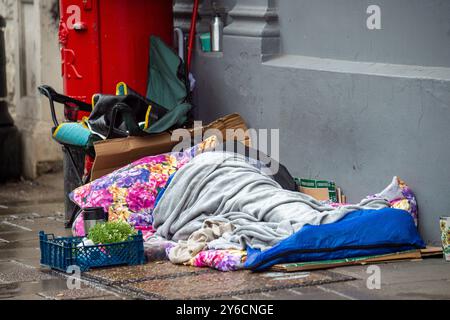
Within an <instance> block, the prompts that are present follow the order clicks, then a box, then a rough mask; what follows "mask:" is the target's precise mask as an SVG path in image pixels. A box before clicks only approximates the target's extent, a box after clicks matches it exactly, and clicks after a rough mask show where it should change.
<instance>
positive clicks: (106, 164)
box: [91, 113, 250, 180]
mask: <svg viewBox="0 0 450 320" xmlns="http://www.w3.org/2000/svg"><path fill="white" fill-rule="evenodd" d="M208 129H217V130H219V131H221V132H222V135H223V138H224V139H225V138H226V134H225V131H226V130H227V129H235V130H239V129H241V130H243V131H244V132H246V131H247V130H248V128H247V125H246V124H245V122H244V120H243V119H242V117H241V116H240V115H239V114H236V113H234V114H230V115H228V116H225V117H222V118H220V119H218V120H216V121H214V122H212V123H210V124H208V125H207V126H204V127H203V128H202V131H203V132H205V131H206V130H208ZM189 131H190V132H191V135H193V134H194V130H193V129H189ZM236 140H238V141H240V142H242V143H244V144H246V145H248V146H250V138H249V137H248V136H243V137H238V138H237V139H236ZM178 143H179V141H172V140H171V133H170V132H164V133H160V134H154V135H151V136H145V137H127V138H118V139H109V140H104V141H99V142H97V143H95V144H94V148H95V154H96V156H95V161H94V165H93V167H92V173H91V180H95V179H98V178H100V177H102V176H104V175H107V174H109V173H111V172H113V171H114V170H116V169H119V168H121V167H123V166H125V165H127V164H129V163H131V162H133V161H136V160H139V159H140V158H143V157H146V156H153V155H157V154H162V153H167V152H171V151H172V149H173V147H175V146H176V145H177V144H178Z"/></svg>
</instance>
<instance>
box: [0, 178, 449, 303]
mask: <svg viewBox="0 0 450 320" xmlns="http://www.w3.org/2000/svg"><path fill="white" fill-rule="evenodd" d="M40 230H44V231H46V232H47V233H54V234H55V235H60V236H62V235H69V234H70V232H69V230H66V229H64V227H63V191H62V174H61V173H54V174H49V175H45V176H42V177H41V178H39V179H38V180H37V181H36V182H32V183H31V182H27V181H22V182H19V183H9V184H7V185H0V299H57V300H62V299H190V298H196V299H199V298H203V299H234V300H241V299H344V300H348V299H450V263H446V262H445V261H443V259H442V258H434V259H426V260H421V261H408V262H396V263H389V264H380V265H379V267H380V272H381V273H380V275H381V289H379V290H377V289H374V290H369V289H368V288H367V285H366V283H367V279H368V277H369V276H370V274H368V273H367V266H353V267H344V268H337V269H332V270H327V271H315V272H300V273H292V274H286V273H277V272H265V273H256V274H255V273H251V272H248V271H240V272H230V273H223V272H218V271H215V270H210V269H198V268H191V267H185V266H174V265H172V264H170V263H167V262H152V263H148V264H146V265H143V266H136V267H117V268H108V269H97V270H94V271H91V272H87V273H85V274H83V283H82V286H81V289H79V290H69V289H68V288H67V278H66V276H65V275H63V274H61V273H58V272H54V271H51V270H48V269H46V268H41V267H40V264H39V259H40V250H39V243H38V232H39V231H40Z"/></svg>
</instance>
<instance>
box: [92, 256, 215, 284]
mask: <svg viewBox="0 0 450 320" xmlns="http://www.w3.org/2000/svg"><path fill="white" fill-rule="evenodd" d="M203 273H220V272H219V271H215V270H212V269H200V268H195V267H190V266H178V265H174V264H172V263H170V262H168V261H163V262H150V263H147V264H144V265H137V266H122V267H113V268H102V269H94V270H92V271H89V272H86V273H84V277H85V278H88V279H94V280H97V281H100V282H102V283H105V284H110V285H116V284H122V283H132V282H142V281H145V280H152V279H163V278H174V277H180V276H184V275H190V274H203Z"/></svg>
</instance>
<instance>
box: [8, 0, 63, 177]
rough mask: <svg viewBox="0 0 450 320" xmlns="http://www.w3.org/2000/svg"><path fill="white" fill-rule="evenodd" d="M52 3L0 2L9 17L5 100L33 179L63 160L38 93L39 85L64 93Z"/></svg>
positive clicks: (28, 0) (40, 0)
mask: <svg viewBox="0 0 450 320" xmlns="http://www.w3.org/2000/svg"><path fill="white" fill-rule="evenodd" d="M56 4H57V0H20V1H17V0H0V14H1V15H3V16H5V17H6V19H7V26H6V39H5V41H6V51H7V52H6V55H7V85H8V100H9V101H8V102H9V107H10V112H11V114H12V115H13V118H14V120H15V125H16V126H17V127H18V128H19V130H20V132H21V136H22V146H21V147H22V149H23V152H22V154H23V158H24V159H23V160H24V161H23V164H24V168H23V175H24V176H25V177H27V178H35V177H36V176H37V174H38V171H39V170H38V169H39V168H40V167H42V166H43V165H44V164H51V163H54V162H59V161H60V160H61V159H62V155H61V150H60V147H59V146H58V145H57V144H56V143H55V142H54V141H53V140H52V139H51V131H50V130H51V127H52V122H51V116H50V109H49V107H48V100H45V99H44V98H42V97H40V96H39V93H38V91H37V86H39V85H40V84H49V85H51V86H53V87H54V88H55V89H56V90H57V91H61V90H62V78H61V74H60V69H61V68H60V56H59V47H58V19H57V11H56V8H57V7H56ZM60 111H61V110H60ZM59 114H60V115H61V112H60V113H59Z"/></svg>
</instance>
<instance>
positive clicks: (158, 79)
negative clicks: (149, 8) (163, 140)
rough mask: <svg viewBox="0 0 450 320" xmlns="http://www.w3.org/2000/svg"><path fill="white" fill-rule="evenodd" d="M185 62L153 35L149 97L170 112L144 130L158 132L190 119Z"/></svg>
mask: <svg viewBox="0 0 450 320" xmlns="http://www.w3.org/2000/svg"><path fill="white" fill-rule="evenodd" d="M180 77H181V78H182V79H183V78H185V70H184V68H183V62H182V60H181V59H180V57H178V55H177V54H175V52H174V51H173V50H172V49H171V48H169V47H168V46H167V45H166V44H165V43H164V42H163V41H162V40H161V39H160V38H158V37H154V36H152V37H150V63H149V79H148V85H147V98H148V99H149V100H151V101H154V102H156V103H158V104H159V105H161V106H163V107H165V108H166V109H167V110H169V112H168V113H167V114H165V115H164V116H163V117H162V118H161V119H159V120H158V121H156V122H155V123H153V124H152V125H150V127H149V128H148V129H147V130H145V131H146V132H148V133H159V132H163V131H166V130H168V129H170V128H171V127H173V126H175V125H178V126H181V125H183V124H184V123H185V122H186V121H187V113H188V112H189V110H191V108H192V105H191V104H190V103H189V102H188V101H187V95H188V90H189V89H188V86H187V85H186V83H185V82H184V81H182V80H181V79H180Z"/></svg>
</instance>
